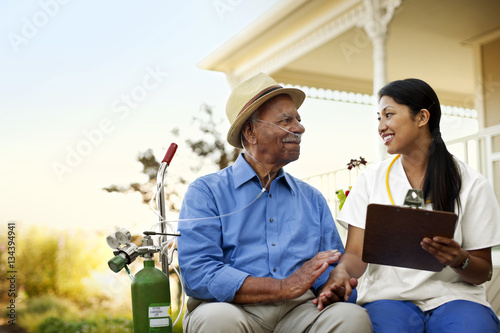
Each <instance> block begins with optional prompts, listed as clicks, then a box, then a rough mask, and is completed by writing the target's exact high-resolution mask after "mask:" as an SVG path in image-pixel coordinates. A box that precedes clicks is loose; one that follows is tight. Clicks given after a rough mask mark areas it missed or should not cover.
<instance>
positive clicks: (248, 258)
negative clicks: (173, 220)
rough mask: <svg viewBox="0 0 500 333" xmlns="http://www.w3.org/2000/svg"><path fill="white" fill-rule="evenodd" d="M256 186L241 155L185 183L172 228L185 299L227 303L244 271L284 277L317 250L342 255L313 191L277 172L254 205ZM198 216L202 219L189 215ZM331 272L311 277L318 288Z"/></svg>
mask: <svg viewBox="0 0 500 333" xmlns="http://www.w3.org/2000/svg"><path fill="white" fill-rule="evenodd" d="M261 190H262V184H261V183H260V181H259V178H258V176H257V174H256V173H255V171H254V170H253V169H252V167H251V166H250V165H249V164H248V163H247V161H246V160H245V159H244V158H243V156H242V155H240V156H239V157H238V159H237V161H236V162H235V163H234V165H233V166H230V167H228V168H225V169H224V170H221V171H219V172H217V173H214V174H210V175H207V176H203V177H201V178H198V179H197V180H196V181H194V182H193V183H192V184H191V185H190V186H189V188H188V190H187V192H186V195H185V197H184V202H183V204H182V209H181V213H180V219H181V221H180V222H179V225H178V230H179V232H180V234H181V237H179V238H178V250H179V266H180V269H181V274H182V277H183V280H184V285H185V289H186V294H187V295H188V296H191V297H195V298H199V299H203V300H208V301H221V302H231V301H232V300H233V298H234V295H235V293H236V292H237V291H238V289H239V288H240V287H241V285H242V284H243V281H244V280H245V279H246V277H247V276H253V277H272V278H275V279H283V278H286V277H288V276H290V275H291V274H292V273H294V272H295V271H296V270H297V269H298V268H299V267H301V266H302V265H303V264H304V263H305V262H306V261H307V260H309V259H311V258H312V257H314V255H316V253H318V252H320V251H326V250H331V249H338V250H339V251H341V252H342V253H343V251H344V247H343V245H342V241H341V239H340V237H339V235H338V232H337V228H336V227H335V223H334V220H333V217H332V214H331V212H330V209H329V207H328V205H327V203H326V200H325V199H324V197H323V196H322V195H321V193H320V192H319V191H318V190H317V189H315V188H313V187H312V186H310V185H308V184H306V183H305V182H303V181H300V180H298V179H296V178H294V177H292V176H290V175H289V174H287V173H286V172H284V171H283V169H281V170H280V171H279V173H278V176H277V177H276V179H275V180H273V182H272V183H271V187H270V189H269V193H268V192H265V193H263V194H262V195H261V196H260V197H259V198H258V199H257V200H255V202H253V203H252V201H254V199H255V198H256V197H257V195H258V194H259V193H260V192H261ZM250 203H251V205H250V206H248V205H249V204H250ZM245 206H248V207H246V208H245ZM242 208H244V209H242ZM232 212H236V213H234V214H231V213H232ZM207 217H208V219H207ZM212 217H213V218H212ZM197 218H203V219H201V220H190V221H189V220H188V219H197ZM183 220H184V221H183ZM332 269H333V265H331V266H330V267H329V268H328V270H327V271H326V272H325V273H323V274H322V275H321V276H320V277H319V278H318V279H317V280H316V281H315V283H314V285H313V288H314V290H315V291H316V292H317V291H318V290H319V288H320V287H321V286H322V285H323V284H324V283H325V282H326V280H327V279H328V274H329V272H330V271H331V270H332Z"/></svg>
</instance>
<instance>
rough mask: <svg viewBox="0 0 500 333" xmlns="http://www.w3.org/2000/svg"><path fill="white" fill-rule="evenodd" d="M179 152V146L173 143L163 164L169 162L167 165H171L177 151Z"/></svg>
mask: <svg viewBox="0 0 500 333" xmlns="http://www.w3.org/2000/svg"><path fill="white" fill-rule="evenodd" d="M176 150H177V144H176V143H171V144H170V147H168V150H167V153H166V154H165V157H164V158H163V161H161V162H162V163H163V162H167V165H170V161H171V160H172V158H173V157H174V155H175V151H176Z"/></svg>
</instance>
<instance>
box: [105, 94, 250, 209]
mask: <svg viewBox="0 0 500 333" xmlns="http://www.w3.org/2000/svg"><path fill="white" fill-rule="evenodd" d="M193 122H194V123H197V124H198V126H199V129H200V132H201V137H199V138H198V139H194V140H191V139H187V140H186V143H187V144H188V146H189V147H190V148H191V150H192V152H193V153H194V154H195V155H196V156H198V157H201V159H197V160H199V161H200V162H199V163H198V165H194V166H192V169H193V171H195V172H197V171H199V170H200V169H201V167H202V166H203V164H204V162H206V161H208V162H209V163H211V164H214V165H216V166H217V167H218V169H219V170H222V169H224V168H226V167H227V166H229V165H230V164H232V163H234V161H236V159H237V158H238V155H239V152H240V149H237V148H234V147H232V148H228V144H227V143H226V141H225V140H224V139H222V135H221V133H220V132H219V131H218V129H217V127H218V125H220V123H221V122H222V120H220V119H219V120H215V119H214V114H213V110H212V108H211V107H210V106H208V105H207V104H202V105H201V108H200V115H199V116H195V117H193ZM171 133H172V134H173V135H175V136H179V135H180V131H179V129H177V128H174V129H173V130H172V131H171ZM137 160H138V161H139V162H140V163H141V164H142V166H143V168H142V173H143V174H145V175H146V176H147V177H148V180H147V181H146V182H145V183H142V184H140V183H130V184H129V185H127V186H119V185H114V184H113V185H110V186H108V187H105V188H103V190H105V191H107V192H108V193H112V192H117V193H130V192H139V193H140V194H141V196H142V202H143V203H144V204H148V203H149V202H150V200H151V198H152V196H153V193H154V191H155V189H156V175H157V172H158V168H159V167H160V162H159V161H158V160H157V159H156V157H155V155H154V153H153V150H152V149H148V150H146V151H145V152H140V153H139V154H138V156H137ZM186 182H187V181H186V180H185V179H184V178H182V177H179V178H178V179H177V183H180V184H185V183H186ZM174 188H175V186H172V187H171V189H167V190H166V191H165V202H166V205H167V206H168V207H170V209H171V210H173V211H177V212H178V211H179V207H176V206H175V204H174V202H173V200H171V197H173V196H178V193H176V191H175V190H174Z"/></svg>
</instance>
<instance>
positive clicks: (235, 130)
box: [227, 88, 306, 148]
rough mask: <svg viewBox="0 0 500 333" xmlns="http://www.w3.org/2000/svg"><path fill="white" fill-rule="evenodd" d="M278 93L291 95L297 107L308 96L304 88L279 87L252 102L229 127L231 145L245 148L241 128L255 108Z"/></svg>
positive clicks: (228, 138) (228, 136)
mask: <svg viewBox="0 0 500 333" xmlns="http://www.w3.org/2000/svg"><path fill="white" fill-rule="evenodd" d="M278 95H288V96H290V97H291V98H292V100H293V102H294V104H295V107H296V108H297V109H298V108H299V107H300V106H301V105H302V103H303V102H304V100H305V98H306V94H305V93H304V92H303V91H302V90H300V89H295V88H279V89H276V90H273V91H271V92H270V93H268V94H266V95H264V96H262V97H260V98H258V99H257V100H255V101H254V102H253V103H252V104H250V105H249V106H248V107H247V108H246V109H245V110H243V111H242V112H241V113H240V115H238V117H237V118H236V120H235V121H234V123H233V124H232V125H231V127H230V128H229V131H228V132H227V142H229V144H230V145H232V146H234V147H236V148H243V147H242V145H241V138H240V132H241V128H242V127H243V124H244V123H245V122H246V121H247V120H248V118H250V116H251V115H252V113H254V112H255V110H257V109H258V108H259V106H261V105H262V104H264V103H265V102H267V101H268V100H270V99H271V98H273V97H275V96H278Z"/></svg>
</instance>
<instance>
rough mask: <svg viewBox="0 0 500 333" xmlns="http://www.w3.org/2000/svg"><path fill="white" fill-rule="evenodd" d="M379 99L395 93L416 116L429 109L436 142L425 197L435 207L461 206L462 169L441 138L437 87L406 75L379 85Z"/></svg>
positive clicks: (397, 100) (426, 173) (430, 156)
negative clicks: (435, 88) (435, 89)
mask: <svg viewBox="0 0 500 333" xmlns="http://www.w3.org/2000/svg"><path fill="white" fill-rule="evenodd" d="M378 95H379V100H380V99H381V98H382V97H383V96H388V97H392V98H393V99H394V101H395V102H396V103H399V104H403V105H406V106H408V107H409V108H410V110H411V111H412V113H413V115H414V116H416V115H417V114H418V113H419V112H420V110H422V109H427V110H429V113H430V118H429V123H428V124H429V130H430V132H431V134H432V137H433V139H434V140H433V143H432V145H431V149H430V151H429V162H428V164H427V170H426V172H425V177H424V183H423V192H424V198H425V200H426V201H427V200H430V201H431V203H432V207H433V209H435V210H441V211H448V212H453V211H454V208H455V202H456V203H457V207H458V208H459V209H460V197H459V194H460V189H461V187H462V178H461V175H460V169H459V167H458V165H457V163H456V161H455V159H454V158H453V156H452V155H451V154H450V152H449V151H448V149H447V148H446V146H445V144H444V142H443V140H442V139H441V130H440V128H439V122H440V120H441V106H440V104H439V99H438V97H437V95H436V93H435V92H434V90H433V89H432V88H431V86H429V85H428V84H427V83H425V82H424V81H422V80H419V79H405V80H398V81H393V82H391V83H389V84H387V85H386V86H384V87H383V88H382V89H380V91H379V93H378Z"/></svg>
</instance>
